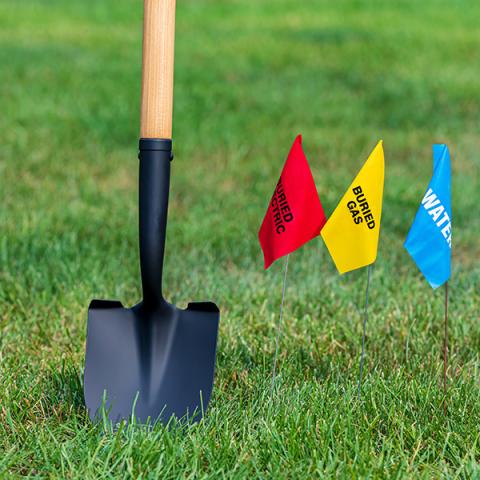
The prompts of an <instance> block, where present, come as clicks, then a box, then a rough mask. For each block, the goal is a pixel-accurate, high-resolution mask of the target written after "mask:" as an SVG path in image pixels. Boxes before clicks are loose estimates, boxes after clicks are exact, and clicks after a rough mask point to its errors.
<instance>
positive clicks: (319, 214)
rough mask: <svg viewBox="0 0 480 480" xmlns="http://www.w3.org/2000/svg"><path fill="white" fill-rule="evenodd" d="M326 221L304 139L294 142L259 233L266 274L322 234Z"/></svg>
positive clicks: (300, 138)
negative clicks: (303, 143) (276, 264)
mask: <svg viewBox="0 0 480 480" xmlns="http://www.w3.org/2000/svg"><path fill="white" fill-rule="evenodd" d="M325 222H326V218H325V214H324V212H323V208H322V204H321V203H320V199H319V198H318V193H317V188H316V187H315V182H314V181H313V176H312V172H311V171H310V166H309V165H308V161H307V158H306V157H305V154H304V153H303V149H302V136H301V135H298V137H297V138H296V139H295V141H294V142H293V145H292V148H291V149H290V153H289V154H288V157H287V160H286V162H285V165H284V166H283V170H282V173H281V175H280V179H279V180H278V183H277V186H276V187H275V191H274V192H273V195H272V199H271V200H270V203H269V205H268V209H267V213H266V214H265V218H264V219H263V223H262V226H261V227H260V231H259V232H258V239H259V240H260V245H261V247H262V250H263V257H264V263H265V270H266V269H267V268H268V267H269V266H270V265H271V264H272V263H273V262H274V261H275V260H277V259H278V258H280V257H283V256H284V255H287V254H289V253H291V252H293V251H294V250H296V249H297V248H299V247H301V246H302V245H303V244H305V243H307V242H308V241H310V240H311V239H312V238H315V237H316V236H318V235H319V234H320V230H321V229H322V227H323V226H324V225H325Z"/></svg>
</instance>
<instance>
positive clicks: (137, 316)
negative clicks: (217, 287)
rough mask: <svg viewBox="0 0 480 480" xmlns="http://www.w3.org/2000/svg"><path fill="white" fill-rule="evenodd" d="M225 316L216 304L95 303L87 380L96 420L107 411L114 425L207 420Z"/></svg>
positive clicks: (90, 317) (90, 323) (89, 331)
mask: <svg viewBox="0 0 480 480" xmlns="http://www.w3.org/2000/svg"><path fill="white" fill-rule="evenodd" d="M219 317H220V313H219V310H218V308H217V306H216V305H215V304H214V303H210V302H206V303H190V304H189V305H188V307H187V308H186V309H185V310H182V309H179V308H177V307H175V306H174V305H170V304H168V303H165V305H163V306H162V308H157V309H148V308H146V307H145V306H144V305H143V304H139V305H137V306H135V307H133V308H124V307H123V306H122V304H121V303H120V302H117V301H105V300H93V301H92V302H91V304H90V307H89V311H88V328H87V349H86V359H85V377H84V380H85V388H84V391H85V404H86V406H87V408H88V412H89V416H90V418H91V419H92V420H95V419H98V418H99V417H100V415H101V413H102V411H104V412H105V413H106V414H107V415H108V418H109V420H110V421H111V422H112V423H113V424H116V423H118V422H119V421H121V420H126V421H127V422H128V421H130V420H131V419H132V418H133V417H134V418H135V419H136V421H137V422H139V423H148V422H151V423H155V422H157V421H161V422H163V423H167V422H168V421H169V420H170V418H171V417H172V416H174V417H176V418H177V419H179V420H185V419H188V420H189V421H192V420H193V421H198V420H200V418H201V417H202V415H203V413H204V411H205V409H206V408H207V404H208V401H209V400H210V395H211V393H212V388H213V377H214V371H215V354H216V345H217V333H218V323H219ZM103 409H104V410H103Z"/></svg>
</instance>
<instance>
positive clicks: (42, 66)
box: [0, 0, 480, 480]
mask: <svg viewBox="0 0 480 480" xmlns="http://www.w3.org/2000/svg"><path fill="white" fill-rule="evenodd" d="M479 17H480V4H479V3H478V2H473V1H467V0H465V1H461V0H459V1H456V2H452V1H447V0H444V1H442V0H436V1H435V0H424V1H422V2H419V1H416V0H401V1H397V2H385V1H380V0H377V1H372V2H361V1H358V0H338V1H335V2H333V1H328V0H311V1H304V2H298V1H293V0H292V1H286V0H242V1H240V0H187V1H181V0H179V1H178V8H177V37H176V72H175V102H174V109H175V113H174V140H175V144H174V146H175V155H176V158H175V160H174V163H173V164H172V167H173V173H172V192H171V207H170V220H169V231H168V242H167V252H166V267H165V277H166V278H165V286H166V293H167V298H168V299H169V300H172V301H174V302H177V303H178V304H179V305H185V304H186V303H187V302H188V301H190V300H202V299H212V300H215V301H216V302H217V303H218V304H219V305H220V306H221V311H222V316H221V327H220V337H219V346H218V357H217V371H216V380H215V389H214V394H213V397H212V402H211V404H210V409H209V411H208V415H207V416H206V418H205V419H204V420H203V421H202V422H201V423H200V424H198V425H193V426H190V427H185V428H172V429H170V430H166V429H164V428H163V427H160V426H158V427H156V428H155V429H154V430H153V431H144V430H142V429H141V428H138V427H137V428H134V427H128V428H121V429H120V430H119V431H116V432H112V431H111V430H109V429H108V428H107V427H105V426H103V425H97V426H93V425H92V424H91V423H90V422H89V420H88V417H87V413H86V410H85V406H84V403H83V392H82V375H83V365H84V348H85V333H86V319H87V307H88V304H89V302H90V299H92V298H93V297H97V298H112V299H115V298H116V299H120V300H121V301H122V302H123V303H124V304H126V305H132V304H134V303H135V302H136V301H137V300H138V299H139V298H140V283H139V265H138V257H137V203H136V198H137V168H138V161H137V158H136V155H137V137H138V130H139V99H140V66H141V19H142V8H141V2H140V1H133V0H109V1H107V0H103V1H97V0H76V1H73V0H72V1H69V2H67V1H65V0H22V1H14V0H2V1H1V2H0V65H1V67H0V92H1V94H0V112H1V115H0V229H1V231H0V303H1V307H0V334H1V336H0V478H16V477H20V476H38V477H39V478H78V479H94V478H152V479H153V478H161V479H176V478H189V479H198V478H212V479H217V478H275V479H294V478H298V479H302V480H303V479H308V478H314V477H328V476H332V477H339V478H365V477H370V478H384V477H392V478H407V477H408V478H412V477H416V478H441V477H443V478H480V463H479V462H480V433H479V427H478V422H479V418H480V401H479V398H480V385H479V375H480V322H479V306H480V301H479V297H480V295H479V282H480V267H479V257H480V241H479V233H478V232H479V230H480V216H479V208H478V204H479V201H480V183H479V167H480V160H479V151H480V136H479V135H478V128H479V121H480V114H479V98H480V82H479V70H478V65H479V62H480V53H479V52H480V49H479V44H480V30H479V28H478V18H479ZM297 133H302V134H303V136H304V148H305V152H306V154H307V157H308V158H309V161H310V164H311V166H312V169H313V171H314V175H315V178H316V181H317V187H318V190H319V193H320V196H321V199H322V202H323V205H324V208H325V210H326V213H327V214H330V213H331V212H332V211H333V209H334V207H335V205H336V202H337V201H338V200H339V199H340V197H341V195H342V194H343V193H344V191H345V189H346V188H347V186H348V185H349V183H350V181H351V180H352V178H353V176H354V175H355V174H356V172H357V171H358V169H359V168H360V166H361V164H362V162H363V161H364V160H365V159H366V157H367V155H368V153H369V151H370V150H371V149H372V148H373V146H374V145H375V143H376V142H377V141H378V139H379V138H383V140H384V144H385V154H386V179H385V196H384V209H383V218H382V234H381V239H380V247H379V257H378V260H377V263H376V265H375V268H374V271H373V276H372V285H371V300H370V301H371V311H370V319H369V325H368V336H367V345H366V348H367V357H366V371H365V382H364V388H363V400H362V402H358V401H357V400H356V378H357V375H358V363H359V354H360V337H361V322H362V317H361V308H362V305H363V295H364V288H365V281H366V271H365V270H361V271H357V272H353V273H351V274H347V275H345V276H342V277H340V276H339V275H337V273H336V270H335V267H334V265H333V263H332V261H331V260H330V258H329V256H328V253H327V251H326V248H325V246H324V245H323V242H322V241H321V240H320V239H315V240H314V241H312V242H310V243H309V244H308V245H307V246H305V247H304V248H302V249H301V250H299V251H298V252H295V253H294V254H293V255H292V256H291V258H290V268H289V279H288V287H287V300H286V304H285V311H284V314H285V317H284V330H283V335H282V337H281V342H280V356H279V366H278V367H279V375H278V383H277V389H276V392H275V395H274V397H273V398H270V380H271V370H272V359H273V353H274V349H275V338H274V334H275V325H276V321H277V315H278V308H279V300H280V293H281V274H282V268H283V262H282V261H279V262H277V263H276V264H275V265H274V266H273V267H272V268H271V269H270V270H269V271H267V272H264V271H263V269H262V257H261V251H260V248H259V245H258V241H257V230H258V227H259V225H260V223H261V220H262V218H263V215H264V213H265V209H266V206H267V203H268V200H269V197H270V195H271V193H272V191H273V188H274V185H275V182H276V180H277V178H278V174H279V172H280V169H281V166H282V164H283V161H284V159H285V156H286V154H287V152H288V149H289V148H290V145H291V143H292V141H293V139H294V137H295V135H296V134H297ZM433 142H446V143H448V144H449V146H450V149H451V152H452V156H453V161H452V169H453V217H454V240H453V244H454V248H453V275H452V279H451V287H450V291H451V310H450V312H451V329H450V342H451V356H450V367H449V398H448V414H447V415H446V416H444V414H443V411H442V408H441V405H442V400H443V394H442V389H441V381H442V338H443V337H442V335H443V317H442V314H443V311H442V307H443V292H442V291H441V290H439V291H435V292H434V291H432V290H431V288H430V287H429V286H428V284H427V283H426V281H425V280H424V279H423V278H422V277H421V275H420V273H419V272H418V270H417V269H416V267H415V265H414V264H413V262H412V261H411V259H410V258H409V256H408V254H407V253H406V251H405V250H404V249H403V248H402V243H403V240H404V238H405V236H406V233H407V231H408V229H409V227H410V225H411V222H412V220H413V217H414V215H415V213H416V210H417V208H418V204H419V201H420V199H421V196H422V194H423V192H424V190H425V188H426V185H427V183H428V181H429V179H430V174H431V170H432V156H431V144H432V143H433Z"/></svg>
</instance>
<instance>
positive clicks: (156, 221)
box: [138, 138, 172, 309]
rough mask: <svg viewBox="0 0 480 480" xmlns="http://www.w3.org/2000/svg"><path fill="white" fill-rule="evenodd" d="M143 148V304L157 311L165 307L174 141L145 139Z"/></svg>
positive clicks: (141, 146) (141, 231)
mask: <svg viewBox="0 0 480 480" xmlns="http://www.w3.org/2000/svg"><path fill="white" fill-rule="evenodd" d="M139 146H140V153H139V155H138V157H139V160H140V175H139V182H140V185H139V187H140V188H139V207H140V211H139V220H140V269H141V275H142V287H143V303H144V304H145V305H146V306H147V307H150V308H154V309H155V308H160V307H162V306H163V305H164V304H165V300H164V299H163V295H162V275H163V255H164V251H165V238H166V230H167V212H168V193H169V186H170V160H171V159H172V142H171V140H160V139H145V138H142V139H140V145H139Z"/></svg>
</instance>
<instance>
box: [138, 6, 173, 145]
mask: <svg viewBox="0 0 480 480" xmlns="http://www.w3.org/2000/svg"><path fill="white" fill-rule="evenodd" d="M174 41H175V0H144V14H143V61H142V105H141V113H140V137H141V138H172V111H173V52H174Z"/></svg>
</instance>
